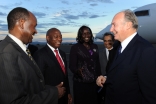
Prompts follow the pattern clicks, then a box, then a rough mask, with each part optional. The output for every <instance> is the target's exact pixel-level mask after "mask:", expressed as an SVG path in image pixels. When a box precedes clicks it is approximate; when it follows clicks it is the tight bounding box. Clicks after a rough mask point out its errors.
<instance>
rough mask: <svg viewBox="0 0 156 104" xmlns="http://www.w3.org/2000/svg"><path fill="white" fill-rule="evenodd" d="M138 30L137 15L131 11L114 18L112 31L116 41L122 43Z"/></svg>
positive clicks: (118, 14)
mask: <svg viewBox="0 0 156 104" xmlns="http://www.w3.org/2000/svg"><path fill="white" fill-rule="evenodd" d="M137 28H138V22H137V18H136V16H135V14H134V13H133V12H132V11H130V10H125V11H121V12H119V13H117V14H116V15H115V16H114V18H113V20H112V26H111V29H110V31H111V32H112V33H113V34H114V38H115V40H119V41H120V42H122V41H124V40H125V39H126V38H128V37H129V36H130V35H132V34H133V33H135V32H136V31H137Z"/></svg>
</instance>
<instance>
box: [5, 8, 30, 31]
mask: <svg viewBox="0 0 156 104" xmlns="http://www.w3.org/2000/svg"><path fill="white" fill-rule="evenodd" d="M27 18H29V11H28V10H27V9H25V8H22V7H17V8H14V9H13V10H11V11H10V13H9V14H8V16H7V22H8V30H12V29H13V28H14V26H15V24H16V22H17V21H18V20H20V19H24V20H26V19H27Z"/></svg>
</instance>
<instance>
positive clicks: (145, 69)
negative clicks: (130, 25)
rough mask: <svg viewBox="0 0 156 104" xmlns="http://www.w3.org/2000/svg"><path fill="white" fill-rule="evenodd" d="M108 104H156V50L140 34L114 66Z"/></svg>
mask: <svg viewBox="0 0 156 104" xmlns="http://www.w3.org/2000/svg"><path fill="white" fill-rule="evenodd" d="M106 84H107V88H106V103H105V104H156V50H155V48H154V47H153V46H152V45H151V44H150V43H149V42H147V41H146V40H144V39H143V38H142V37H140V36H139V35H138V34H137V35H136V36H135V37H134V38H133V39H132V40H131V41H130V43H129V44H128V45H127V47H126V48H125V49H124V50H123V52H122V53H121V54H120V55H119V56H118V58H117V59H115V61H114V62H113V63H112V65H111V67H110V69H109V71H108V75H107V80H106Z"/></svg>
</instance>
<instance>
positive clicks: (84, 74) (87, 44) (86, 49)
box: [69, 26, 101, 104]
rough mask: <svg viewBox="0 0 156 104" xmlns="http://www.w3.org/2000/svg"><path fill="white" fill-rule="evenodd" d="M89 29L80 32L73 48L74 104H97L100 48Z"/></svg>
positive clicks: (71, 68)
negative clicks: (94, 41)
mask: <svg viewBox="0 0 156 104" xmlns="http://www.w3.org/2000/svg"><path fill="white" fill-rule="evenodd" d="M93 39H94V37H93V34H92V31H91V29H90V28H89V27H87V26H81V27H80V29H79V30H78V34H77V38H76V41H77V43H76V44H75V45H73V46H72V47H71V50H70V58H69V68H70V70H71V71H72V72H73V74H74V76H73V92H74V104H97V85H96V78H97V76H99V75H101V69H100V63H99V54H98V46H97V45H96V44H94V43H93Z"/></svg>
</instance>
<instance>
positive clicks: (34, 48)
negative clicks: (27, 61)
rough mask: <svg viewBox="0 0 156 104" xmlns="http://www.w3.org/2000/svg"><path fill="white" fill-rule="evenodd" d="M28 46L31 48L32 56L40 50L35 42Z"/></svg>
mask: <svg viewBox="0 0 156 104" xmlns="http://www.w3.org/2000/svg"><path fill="white" fill-rule="evenodd" d="M27 48H28V49H29V51H30V53H31V55H32V56H33V55H34V53H35V52H36V51H37V50H38V47H37V46H35V45H33V44H27Z"/></svg>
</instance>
